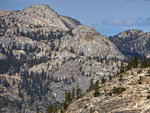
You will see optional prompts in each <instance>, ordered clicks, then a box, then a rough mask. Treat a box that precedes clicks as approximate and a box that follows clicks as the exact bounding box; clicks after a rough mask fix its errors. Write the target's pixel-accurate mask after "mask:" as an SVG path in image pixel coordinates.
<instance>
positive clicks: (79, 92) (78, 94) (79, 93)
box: [77, 86, 82, 98]
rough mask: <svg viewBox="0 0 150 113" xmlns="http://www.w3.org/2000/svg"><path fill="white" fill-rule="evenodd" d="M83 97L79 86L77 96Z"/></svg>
mask: <svg viewBox="0 0 150 113" xmlns="http://www.w3.org/2000/svg"><path fill="white" fill-rule="evenodd" d="M80 97H82V90H81V89H80V88H79V86H78V87H77V98H80Z"/></svg>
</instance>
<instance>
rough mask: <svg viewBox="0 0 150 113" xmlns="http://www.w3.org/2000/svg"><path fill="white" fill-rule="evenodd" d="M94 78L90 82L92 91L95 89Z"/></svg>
mask: <svg viewBox="0 0 150 113" xmlns="http://www.w3.org/2000/svg"><path fill="white" fill-rule="evenodd" d="M93 80H94V79H93V78H92V79H91V80H90V88H89V90H92V89H93V87H94V83H93Z"/></svg>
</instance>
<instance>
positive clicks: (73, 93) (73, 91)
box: [72, 88, 75, 99]
mask: <svg viewBox="0 0 150 113" xmlns="http://www.w3.org/2000/svg"><path fill="white" fill-rule="evenodd" d="M74 98H75V89H74V88H73V89H72V99H74Z"/></svg>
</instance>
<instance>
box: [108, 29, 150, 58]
mask: <svg viewBox="0 0 150 113" xmlns="http://www.w3.org/2000/svg"><path fill="white" fill-rule="evenodd" d="M109 39H110V40H111V41H112V42H113V43H114V44H115V45H116V46H117V47H118V49H119V50H120V51H121V52H122V53H123V54H124V55H125V56H126V57H131V56H138V57H150V33H149V32H147V33H144V32H142V31H140V30H127V31H125V32H121V33H119V34H117V35H115V36H113V37H109Z"/></svg>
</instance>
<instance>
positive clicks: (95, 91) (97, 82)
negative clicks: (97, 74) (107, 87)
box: [94, 80, 100, 97]
mask: <svg viewBox="0 0 150 113" xmlns="http://www.w3.org/2000/svg"><path fill="white" fill-rule="evenodd" d="M99 94H100V92H99V81H98V80H97V81H96V83H95V85H94V97H98V96H99Z"/></svg>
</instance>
